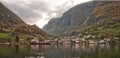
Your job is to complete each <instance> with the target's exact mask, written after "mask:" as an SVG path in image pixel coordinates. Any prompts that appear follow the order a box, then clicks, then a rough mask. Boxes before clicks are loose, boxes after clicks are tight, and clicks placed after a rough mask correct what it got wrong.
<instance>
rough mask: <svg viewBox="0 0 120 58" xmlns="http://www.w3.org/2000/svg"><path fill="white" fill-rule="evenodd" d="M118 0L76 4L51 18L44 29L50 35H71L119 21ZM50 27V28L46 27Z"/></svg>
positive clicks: (119, 4) (119, 5) (119, 6)
mask: <svg viewBox="0 0 120 58" xmlns="http://www.w3.org/2000/svg"><path fill="white" fill-rule="evenodd" d="M119 12H120V2H118V1H92V2H87V3H83V4H80V5H77V6H75V7H73V8H71V9H70V10H68V11H67V12H65V13H64V14H63V16H62V17H60V18H59V19H57V18H56V19H52V20H50V22H52V24H51V23H50V22H49V23H48V24H47V25H46V26H44V28H43V29H44V30H45V31H46V32H47V33H49V34H52V35H55V36H59V35H72V34H73V33H77V32H79V33H81V32H85V31H88V30H90V29H95V28H98V27H101V26H102V27H103V26H104V27H105V26H111V25H109V24H112V23H119V20H120V14H119ZM48 27H51V28H48ZM104 27H103V28H104Z"/></svg>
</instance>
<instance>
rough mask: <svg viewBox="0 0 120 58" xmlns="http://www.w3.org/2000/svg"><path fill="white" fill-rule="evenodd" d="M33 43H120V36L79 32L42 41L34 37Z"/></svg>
mask: <svg viewBox="0 0 120 58" xmlns="http://www.w3.org/2000/svg"><path fill="white" fill-rule="evenodd" d="M30 43H31V44H80V43H85V44H120V38H119V37H113V38H111V37H109V36H108V35H104V36H103V35H91V34H84V35H82V34H78V35H76V36H62V37H49V39H46V40H44V41H42V42H39V39H37V38H34V39H32V40H31V42H30Z"/></svg>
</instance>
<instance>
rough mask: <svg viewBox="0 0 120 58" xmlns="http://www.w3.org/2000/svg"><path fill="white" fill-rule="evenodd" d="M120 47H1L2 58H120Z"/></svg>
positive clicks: (68, 45)
mask: <svg viewBox="0 0 120 58" xmlns="http://www.w3.org/2000/svg"><path fill="white" fill-rule="evenodd" d="M119 54H120V45H105V44H99V45H96V44H89V45H85V44H74V45H70V44H65V45H0V58H120V55H119Z"/></svg>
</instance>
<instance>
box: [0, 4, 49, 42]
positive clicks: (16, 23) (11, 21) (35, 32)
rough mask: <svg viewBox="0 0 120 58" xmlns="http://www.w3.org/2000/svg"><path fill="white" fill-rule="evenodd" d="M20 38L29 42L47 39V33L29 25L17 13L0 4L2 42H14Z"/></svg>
mask: <svg viewBox="0 0 120 58" xmlns="http://www.w3.org/2000/svg"><path fill="white" fill-rule="evenodd" d="M16 36H18V37H19V38H20V39H24V40H29V39H32V38H33V37H38V38H40V39H41V40H42V39H47V36H48V35H47V33H45V32H44V31H43V30H42V29H40V28H38V27H37V26H36V25H28V24H26V23H25V22H24V21H22V20H21V19H20V18H19V17H18V16H17V15H16V14H15V13H13V12H12V11H11V10H9V9H8V8H7V7H5V6H4V5H3V4H2V3H0V42H1V41H12V40H14V39H15V37H16Z"/></svg>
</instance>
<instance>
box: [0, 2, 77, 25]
mask: <svg viewBox="0 0 120 58" xmlns="http://www.w3.org/2000/svg"><path fill="white" fill-rule="evenodd" d="M0 1H1V2H2V3H3V4H4V5H5V6H7V7H8V8H9V9H10V10H12V11H13V12H14V13H16V14H17V15H18V16H19V17H20V18H21V19H22V20H24V21H25V22H26V23H28V24H37V23H38V21H43V20H47V21H48V20H50V19H51V18H53V17H60V16H62V14H63V13H64V12H65V11H66V10H68V9H69V8H71V7H73V2H74V1H75V0H0ZM76 1H77V0H76ZM36 22H37V23H36ZM39 24H40V23H39ZM41 25H42V24H41ZM42 26H43V25H42ZM40 27H41V26H40Z"/></svg>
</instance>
